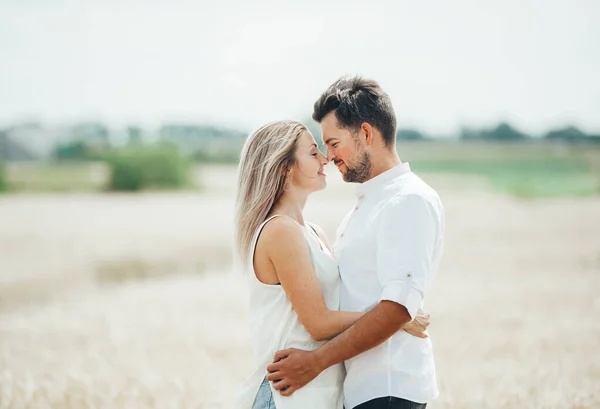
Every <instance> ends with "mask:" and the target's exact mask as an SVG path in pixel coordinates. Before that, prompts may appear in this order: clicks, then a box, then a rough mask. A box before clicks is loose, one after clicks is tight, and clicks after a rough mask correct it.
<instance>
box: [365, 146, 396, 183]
mask: <svg viewBox="0 0 600 409" xmlns="http://www.w3.org/2000/svg"><path fill="white" fill-rule="evenodd" d="M371 163H372V168H371V175H370V177H369V179H368V180H371V179H373V178H374V177H377V176H379V175H381V174H382V173H384V172H387V171H388V170H390V169H392V168H395V167H396V166H398V165H400V164H401V163H402V161H400V157H399V156H398V153H396V149H394V150H393V151H389V152H383V153H381V155H377V156H375V157H371Z"/></svg>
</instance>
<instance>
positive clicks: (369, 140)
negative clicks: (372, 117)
mask: <svg viewBox="0 0 600 409" xmlns="http://www.w3.org/2000/svg"><path fill="white" fill-rule="evenodd" d="M360 130H361V131H362V132H361V133H362V134H363V137H364V138H365V144H366V145H367V146H371V145H373V137H374V135H373V127H372V126H371V124H369V123H368V122H363V123H362V124H360Z"/></svg>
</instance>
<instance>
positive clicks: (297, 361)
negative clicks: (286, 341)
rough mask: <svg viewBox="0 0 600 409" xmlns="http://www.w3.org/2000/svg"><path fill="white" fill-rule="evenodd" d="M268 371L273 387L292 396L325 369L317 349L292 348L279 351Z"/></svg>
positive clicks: (285, 394) (282, 393)
mask: <svg viewBox="0 0 600 409" xmlns="http://www.w3.org/2000/svg"><path fill="white" fill-rule="evenodd" d="M267 371H268V372H269V374H268V375H267V379H268V380H269V381H271V382H273V388H275V389H276V390H278V391H279V393H281V395H282V396H290V395H291V394H292V393H294V392H295V391H297V390H298V389H300V388H302V387H303V386H304V385H306V384H307V383H309V382H310V381H312V380H313V379H315V378H316V377H317V375H319V374H320V373H321V372H322V371H323V369H321V366H320V365H319V360H318V358H317V354H316V352H315V351H303V350H301V349H295V348H290V349H284V350H283V351H277V353H276V354H275V358H274V359H273V363H272V364H271V365H269V366H267Z"/></svg>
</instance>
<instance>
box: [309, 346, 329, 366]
mask: <svg viewBox="0 0 600 409" xmlns="http://www.w3.org/2000/svg"><path fill="white" fill-rule="evenodd" d="M324 346H325V345H323V346H321V347H320V348H317V349H315V350H314V351H312V352H311V353H312V354H313V356H314V358H315V360H314V362H315V366H316V367H315V369H316V370H317V371H319V373H321V372H323V371H324V370H325V369H327V368H329V367H330V366H331V365H332V364H331V363H329V362H328V360H327V354H326V353H324V351H323V350H324V348H323V347H324Z"/></svg>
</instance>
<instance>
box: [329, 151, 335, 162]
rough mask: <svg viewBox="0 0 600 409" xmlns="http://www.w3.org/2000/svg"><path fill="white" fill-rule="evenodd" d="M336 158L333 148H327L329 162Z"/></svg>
mask: <svg viewBox="0 0 600 409" xmlns="http://www.w3.org/2000/svg"><path fill="white" fill-rule="evenodd" d="M333 158H335V155H334V154H333V152H332V151H331V149H329V148H327V162H331V161H332V160H333Z"/></svg>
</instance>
